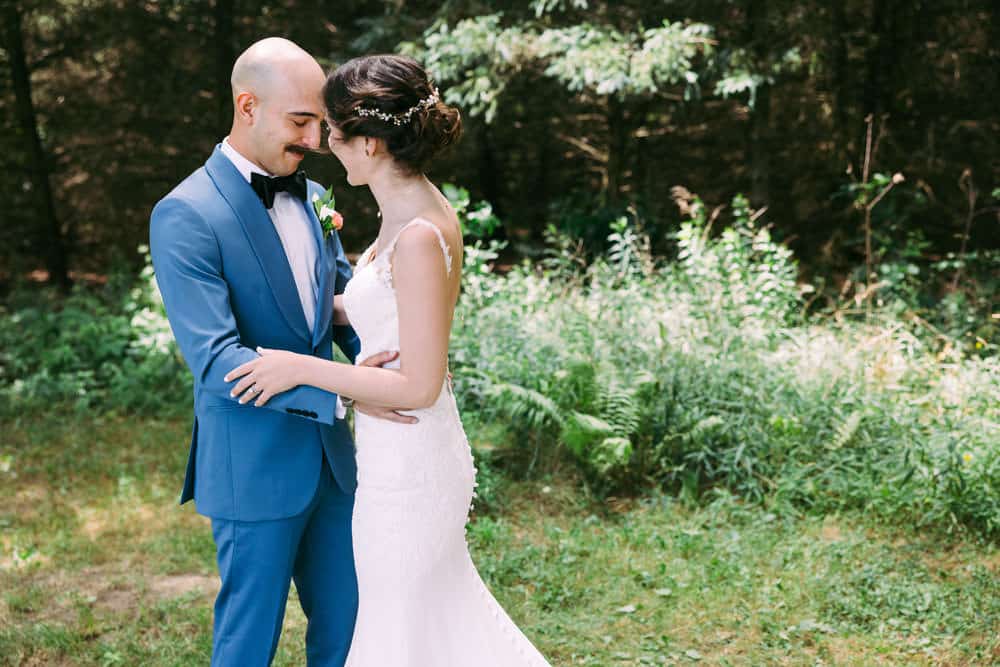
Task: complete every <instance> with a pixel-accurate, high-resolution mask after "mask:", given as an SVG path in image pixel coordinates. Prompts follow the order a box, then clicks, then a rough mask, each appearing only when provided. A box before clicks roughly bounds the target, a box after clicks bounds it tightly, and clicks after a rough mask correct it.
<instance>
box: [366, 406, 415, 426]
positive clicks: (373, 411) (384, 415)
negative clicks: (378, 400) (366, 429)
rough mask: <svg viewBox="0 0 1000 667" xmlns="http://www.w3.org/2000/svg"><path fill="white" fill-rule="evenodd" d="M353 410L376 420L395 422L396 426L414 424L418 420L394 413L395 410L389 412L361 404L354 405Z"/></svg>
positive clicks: (385, 409)
mask: <svg viewBox="0 0 1000 667" xmlns="http://www.w3.org/2000/svg"><path fill="white" fill-rule="evenodd" d="M354 409H355V410H357V411H358V412H361V413H363V414H366V415H368V416H369V417H375V418H376V419H384V420H386V421H390V422H396V423H397V424H416V423H417V422H419V421H420V420H419V419H417V418H416V417H413V416H411V415H404V414H402V413H399V412H396V411H395V410H390V409H388V408H379V407H375V406H369V405H364V404H363V403H355V404H354Z"/></svg>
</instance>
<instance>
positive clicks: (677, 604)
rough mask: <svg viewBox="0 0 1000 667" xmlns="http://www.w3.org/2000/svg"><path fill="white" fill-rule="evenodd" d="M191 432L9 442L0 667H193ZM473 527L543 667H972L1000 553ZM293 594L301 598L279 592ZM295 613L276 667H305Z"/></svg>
mask: <svg viewBox="0 0 1000 667" xmlns="http://www.w3.org/2000/svg"><path fill="white" fill-rule="evenodd" d="M187 427H188V425H187V423H186V421H184V420H146V421H136V420H134V419H130V418H106V419H76V420H58V421H56V420H51V419H48V418H46V417H41V416H39V417H30V418H24V419H22V420H20V421H15V422H8V423H6V424H5V425H4V434H5V435H4V438H5V439H4V441H3V442H2V443H0V448H2V449H0V455H10V456H11V457H12V461H11V465H10V467H9V470H7V471H6V472H4V473H0V474H2V475H3V479H2V485H0V494H2V498H0V526H2V529H3V530H2V552H0V558H2V561H0V591H2V595H0V664H4V665H40V664H46V665H49V664H55V665H59V664H66V665H69V664H72V665H139V664H141V665H177V666H181V665H185V666H186V665H192V664H206V663H207V660H208V655H209V652H210V643H211V630H210V629H211V601H212V596H213V594H214V591H215V589H216V586H217V583H216V582H217V579H216V573H215V565H214V547H213V545H212V541H211V536H210V531H209V528H208V524H207V521H206V520H205V519H204V518H202V517H199V516H198V515H196V514H194V513H193V512H192V511H191V509H190V508H189V507H185V508H178V507H177V506H176V491H177V488H178V486H179V484H180V480H181V477H182V472H183V465H184V462H185V456H186V435H187ZM491 483H492V484H493V485H494V486H493V490H492V492H491V495H492V497H493V498H494V502H492V503H491V504H490V505H489V506H488V507H487V509H488V510H489V513H488V514H484V515H479V516H476V517H475V520H474V521H473V523H472V524H471V526H470V529H469V536H470V544H471V546H472V550H473V555H474V557H475V560H476V562H477V564H478V566H479V568H480V571H481V573H482V575H483V577H484V579H486V581H487V583H488V584H489V585H490V587H491V589H492V590H493V591H494V593H495V594H496V595H497V597H498V599H499V600H500V601H501V603H502V604H503V605H504V607H505V608H506V609H507V610H508V611H509V612H510V614H511V616H513V617H514V619H515V620H516V621H517V622H518V624H519V625H520V626H521V627H522V629H523V630H524V631H525V632H526V633H527V634H528V635H529V637H530V638H531V639H532V640H533V641H534V642H535V643H536V644H537V645H538V646H539V647H540V648H541V649H542V650H543V652H544V653H545V654H546V655H547V656H549V657H550V659H551V660H552V663H553V664H554V665H660V664H692V663H694V662H700V663H702V664H714V665H770V664H787V665H812V664H828V665H831V664H835V665H873V664H900V665H938V664H951V665H983V664H989V663H990V662H992V661H996V660H1000V644H998V640H997V636H998V634H1000V554H998V551H997V549H996V547H995V546H992V545H990V544H988V543H977V542H974V541H970V540H968V539H957V538H956V539H951V540H949V541H944V540H941V539H939V537H938V536H937V535H935V536H922V535H921V534H919V533H916V532H914V531H913V530H911V529H906V528H899V529H891V528H886V527H873V526H871V525H870V524H867V523H865V522H864V521H863V520H860V519H858V518H856V517H852V516H851V515H846V516H840V517H838V516H829V517H826V518H821V517H813V518H805V519H794V518H788V517H787V516H784V515H781V514H773V513H770V512H769V511H768V510H767V509H766V508H762V507H748V506H745V505H743V504H742V503H740V502H738V501H737V500H736V499H734V498H733V497H732V496H729V495H726V494H720V495H717V496H716V497H715V500H714V501H712V502H708V503H704V504H701V505H700V506H698V507H689V506H686V505H684V504H681V503H678V502H677V501H675V500H673V499H672V498H670V497H667V496H662V495H654V496H651V497H649V498H647V499H645V500H641V501H640V500H630V499H610V500H608V501H603V502H598V501H595V500H592V499H590V498H588V497H586V496H585V495H584V494H583V493H582V492H580V491H579V490H577V486H576V483H575V482H574V481H573V480H566V479H562V478H559V479H556V478H548V479H541V480H537V481H532V482H517V483H515V482H511V481H509V480H506V479H505V478H503V477H502V476H500V475H498V474H496V473H493V475H492V478H491ZM293 595H294V593H293ZM304 633H305V620H304V618H303V616H302V612H301V610H299V608H298V606H297V605H296V604H295V603H292V604H290V605H289V613H288V616H287V618H286V624H285V632H284V635H283V639H282V642H281V645H280V648H279V655H278V658H277V660H276V664H279V665H301V664H304V653H303V641H304Z"/></svg>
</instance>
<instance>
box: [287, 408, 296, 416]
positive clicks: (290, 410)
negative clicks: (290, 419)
mask: <svg viewBox="0 0 1000 667" xmlns="http://www.w3.org/2000/svg"><path fill="white" fill-rule="evenodd" d="M285 412H290V413H291V414H293V415H294V414H295V410H292V409H291V408H285Z"/></svg>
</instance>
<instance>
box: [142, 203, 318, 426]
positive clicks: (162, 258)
mask: <svg viewBox="0 0 1000 667" xmlns="http://www.w3.org/2000/svg"><path fill="white" fill-rule="evenodd" d="M149 248H150V254H151V255H152V258H153V269H154V271H155V273H156V282H157V285H158V286H159V289H160V293H161V294H162V296H163V305H164V307H165V308H166V311H167V319H168V320H169V321H170V328H171V330H172V331H173V333H174V338H175V339H176V340H177V344H178V346H179V347H180V350H181V354H183V355H184V360H185V362H186V363H187V365H188V368H190V369H191V373H192V374H193V375H194V377H195V379H196V380H197V381H198V383H199V385H200V387H201V391H203V392H208V393H209V394H211V395H214V396H216V397H219V398H224V399H228V400H231V401H233V403H236V402H237V401H236V399H234V398H232V397H231V396H230V395H229V392H230V390H232V387H233V384H234V383H232V382H226V381H224V380H223V378H224V377H225V375H226V373H228V372H229V371H231V370H233V369H234V368H236V367H237V366H239V365H241V364H243V363H245V362H247V361H250V360H252V359H255V358H257V356H258V355H257V353H256V352H255V351H254V350H251V349H250V348H248V347H246V346H244V345H243V344H242V343H241V342H240V333H239V329H238V328H237V326H236V318H235V317H234V316H233V311H232V308H231V306H230V304H229V285H228V284H227V282H226V279H225V277H224V276H223V272H222V254H221V252H220V250H219V244H218V241H217V239H216V238H215V234H214V233H213V232H212V229H211V228H210V227H209V225H208V224H207V223H206V222H205V220H204V219H203V218H202V217H201V216H200V215H199V214H198V212H197V211H196V210H195V209H194V208H193V207H192V206H191V204H189V203H188V202H186V201H184V200H181V199H177V198H168V199H164V200H162V201H160V202H159V203H158V204H157V205H156V208H154V209H153V214H152V216H151V218H150V226H149ZM336 400H337V397H336V395H335V394H331V393H329V392H326V391H323V390H321V389H317V388H315V387H307V386H303V387H296V388H295V389H292V390H291V391H287V392H284V393H282V394H278V395H276V396H274V397H273V398H272V399H271V400H270V401H268V402H267V404H266V405H265V408H268V409H271V410H278V411H280V412H286V413H289V414H293V415H296V416H299V417H303V418H307V419H313V420H316V421H320V422H324V423H327V424H332V423H333V421H334V410H335V405H336Z"/></svg>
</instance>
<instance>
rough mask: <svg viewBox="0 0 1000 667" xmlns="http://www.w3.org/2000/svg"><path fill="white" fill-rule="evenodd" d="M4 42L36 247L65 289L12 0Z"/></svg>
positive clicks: (61, 246) (60, 242)
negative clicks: (27, 167)
mask: <svg viewBox="0 0 1000 667" xmlns="http://www.w3.org/2000/svg"><path fill="white" fill-rule="evenodd" d="M3 23H4V42H5V45H6V48H7V54H8V57H9V59H10V69H11V80H12V83H13V87H14V99H15V110H16V113H17V123H18V126H19V128H20V133H21V135H22V136H23V137H24V139H25V142H26V145H25V153H26V154H27V156H28V160H29V165H30V170H31V189H32V192H33V193H34V196H35V204H36V206H37V211H38V216H39V218H40V219H41V221H42V226H41V228H40V230H39V234H38V237H39V247H41V248H43V249H44V253H45V260H46V268H48V271H49V281H50V282H52V283H54V284H56V285H59V286H60V287H62V288H63V289H66V288H68V287H69V285H70V279H69V261H68V256H67V255H68V253H67V248H66V241H65V239H64V238H63V234H62V229H61V226H60V224H59V219H58V218H57V217H56V206H55V201H54V200H53V198H52V185H51V183H50V182H49V162H48V156H47V154H46V153H45V148H44V146H43V145H42V139H41V136H40V135H39V133H38V116H37V114H36V113H35V104H34V102H33V101H32V98H31V73H30V72H29V71H28V64H27V57H26V56H25V53H24V35H23V33H22V28H21V12H20V9H19V8H18V6H17V5H16V4H15V3H13V2H4V3H3Z"/></svg>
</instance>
